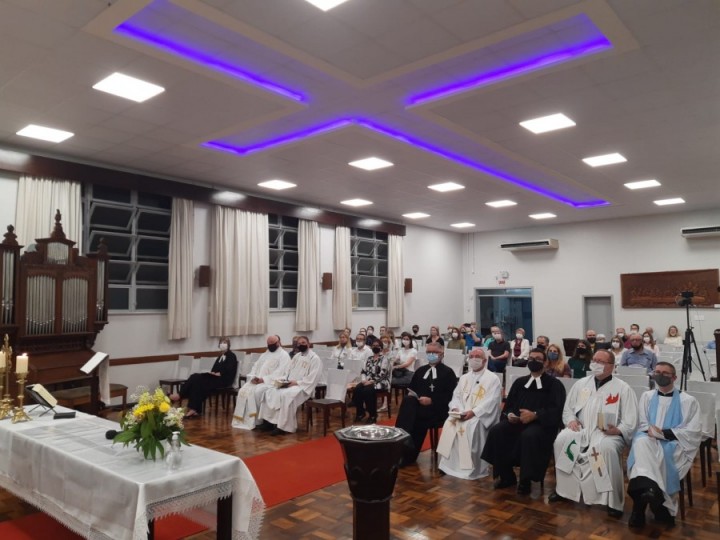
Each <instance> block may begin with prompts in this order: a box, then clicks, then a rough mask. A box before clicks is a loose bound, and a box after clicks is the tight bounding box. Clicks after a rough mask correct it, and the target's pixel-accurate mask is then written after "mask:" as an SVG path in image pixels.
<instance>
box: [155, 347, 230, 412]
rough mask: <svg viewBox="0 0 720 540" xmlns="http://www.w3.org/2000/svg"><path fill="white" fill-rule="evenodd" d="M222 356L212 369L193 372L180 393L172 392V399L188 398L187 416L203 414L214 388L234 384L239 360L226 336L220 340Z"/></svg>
mask: <svg viewBox="0 0 720 540" xmlns="http://www.w3.org/2000/svg"><path fill="white" fill-rule="evenodd" d="M218 348H219V349H220V356H218V357H217V360H215V363H214V364H213V366H212V368H210V371H206V372H204V373H193V374H192V375H190V377H189V378H188V380H187V381H185V382H184V383H183V385H182V386H181V387H180V393H178V394H172V395H171V396H169V397H170V399H171V400H172V401H180V402H182V400H183V399H187V400H188V408H187V411H186V412H185V418H195V417H197V416H200V415H201V414H202V410H203V404H204V403H205V400H206V399H207V397H208V396H209V395H210V393H211V392H212V391H213V390H217V389H218V388H227V387H228V386H232V384H233V382H234V380H235V374H236V373H237V367H238V361H237V356H235V353H234V352H232V351H231V350H230V340H229V339H228V338H226V337H222V338H220V340H219V341H218Z"/></svg>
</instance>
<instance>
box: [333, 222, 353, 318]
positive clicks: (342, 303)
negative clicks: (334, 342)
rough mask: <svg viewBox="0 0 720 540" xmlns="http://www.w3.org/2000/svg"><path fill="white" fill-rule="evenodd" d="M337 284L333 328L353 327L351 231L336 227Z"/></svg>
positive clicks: (334, 298)
mask: <svg viewBox="0 0 720 540" xmlns="http://www.w3.org/2000/svg"><path fill="white" fill-rule="evenodd" d="M334 269H335V276H334V277H335V283H334V284H333V301H332V311H333V328H335V329H336V330H340V329H342V328H348V327H350V328H351V327H352V262H351V259H350V229H349V228H348V227H335V268H334Z"/></svg>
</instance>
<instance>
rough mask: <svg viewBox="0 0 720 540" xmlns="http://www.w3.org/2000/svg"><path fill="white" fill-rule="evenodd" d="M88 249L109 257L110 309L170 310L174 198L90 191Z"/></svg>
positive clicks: (94, 188)
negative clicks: (101, 250)
mask: <svg viewBox="0 0 720 540" xmlns="http://www.w3.org/2000/svg"><path fill="white" fill-rule="evenodd" d="M83 204H84V207H83V209H84V219H85V227H84V231H85V242H86V243H85V245H86V246H88V251H89V252H90V253H94V252H96V251H97V248H98V244H99V243H100V239H101V238H104V239H105V244H106V245H107V247H108V253H109V255H110V268H109V274H108V281H109V288H110V291H109V306H108V307H109V309H111V310H115V311H150V310H166V309H167V305H168V297H167V293H168V255H169V250H170V219H171V215H172V198H170V197H165V196H162V195H154V194H151V193H142V192H139V191H133V190H129V189H118V188H111V187H106V186H98V185H92V186H87V188H86V193H85V197H84V203H83Z"/></svg>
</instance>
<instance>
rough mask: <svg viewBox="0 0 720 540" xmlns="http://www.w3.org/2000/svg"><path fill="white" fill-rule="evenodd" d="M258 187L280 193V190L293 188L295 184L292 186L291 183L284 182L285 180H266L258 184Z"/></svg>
mask: <svg viewBox="0 0 720 540" xmlns="http://www.w3.org/2000/svg"><path fill="white" fill-rule="evenodd" d="M258 186H260V187H264V188H268V189H275V190H278V191H280V190H281V189H288V188H291V187H295V186H297V184H293V183H292V182H286V181H285V180H266V181H265V182H260V183H259V184H258Z"/></svg>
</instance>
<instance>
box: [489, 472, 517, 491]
mask: <svg viewBox="0 0 720 540" xmlns="http://www.w3.org/2000/svg"><path fill="white" fill-rule="evenodd" d="M516 483H517V480H516V479H515V475H513V476H512V477H511V478H503V477H502V476H499V477H497V478H496V479H495V482H494V483H493V487H494V488H495V489H505V488H509V487H512V486H514V485H515V484H516Z"/></svg>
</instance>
